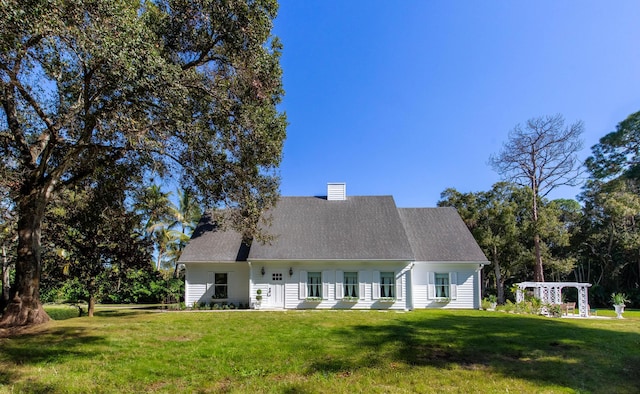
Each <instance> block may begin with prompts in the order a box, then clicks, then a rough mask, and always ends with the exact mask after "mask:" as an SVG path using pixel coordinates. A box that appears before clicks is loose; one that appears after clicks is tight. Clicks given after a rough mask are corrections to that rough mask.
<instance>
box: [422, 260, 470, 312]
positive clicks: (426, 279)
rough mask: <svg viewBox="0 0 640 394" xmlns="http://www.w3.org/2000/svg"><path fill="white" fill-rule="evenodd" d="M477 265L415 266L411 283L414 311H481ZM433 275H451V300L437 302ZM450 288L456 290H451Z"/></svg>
mask: <svg viewBox="0 0 640 394" xmlns="http://www.w3.org/2000/svg"><path fill="white" fill-rule="evenodd" d="M481 267H482V266H481V265H480V264H477V263H473V264H471V263H428V262H416V263H415V264H414V267H413V270H412V273H411V281H412V294H411V298H412V303H413V304H412V309H419V308H443V309H478V308H480V295H479V294H480V290H479V285H480V269H481ZM434 273H449V278H450V280H451V281H452V283H450V295H451V297H450V299H449V300H442V299H437V298H436V297H435V296H434V293H433V287H432V288H431V290H430V288H429V287H430V286H433V285H434V283H431V282H432V280H433V279H432V278H433V274H434ZM451 285H453V286H454V287H455V289H451V287H452V286H451Z"/></svg>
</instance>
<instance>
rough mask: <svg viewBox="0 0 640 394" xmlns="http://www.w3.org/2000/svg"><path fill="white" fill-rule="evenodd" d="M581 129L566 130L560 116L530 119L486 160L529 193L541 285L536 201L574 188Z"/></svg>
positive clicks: (577, 125)
mask: <svg viewBox="0 0 640 394" xmlns="http://www.w3.org/2000/svg"><path fill="white" fill-rule="evenodd" d="M583 129H584V127H583V124H582V122H576V123H574V124H572V125H570V126H568V127H565V126H564V118H563V117H562V115H560V114H557V115H553V116H545V117H539V118H532V119H529V120H528V121H527V122H526V124H525V125H524V126H521V125H516V126H515V127H514V129H513V130H512V131H511V132H510V133H509V140H508V141H507V143H505V144H504V146H503V149H502V151H501V152H500V153H499V154H498V155H494V156H491V158H490V159H489V162H490V164H491V165H492V166H493V168H494V169H495V170H496V171H497V172H498V173H500V174H501V175H502V176H503V177H505V178H506V179H508V180H510V181H512V182H515V183H517V184H519V185H521V186H525V187H528V188H529V189H530V190H531V196H532V198H531V220H532V225H533V232H532V239H533V243H534V252H535V262H536V264H535V266H534V279H535V280H536V281H544V264H543V256H542V255H543V253H544V251H543V250H542V248H543V247H544V244H543V242H542V240H541V236H542V234H541V232H542V231H543V230H542V229H541V228H540V225H541V224H542V223H540V222H539V212H538V201H539V199H540V198H541V197H545V196H546V195H547V194H548V193H549V192H551V191H552V190H553V189H555V188H556V187H558V186H562V185H576V184H577V182H578V175H579V173H580V166H579V165H578V161H577V160H578V159H577V153H578V152H579V151H580V149H582V140H581V138H580V136H581V134H582V132H583Z"/></svg>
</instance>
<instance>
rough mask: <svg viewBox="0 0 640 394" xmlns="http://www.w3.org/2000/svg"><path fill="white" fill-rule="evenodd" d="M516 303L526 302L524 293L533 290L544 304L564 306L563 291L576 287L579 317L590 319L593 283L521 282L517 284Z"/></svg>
mask: <svg viewBox="0 0 640 394" xmlns="http://www.w3.org/2000/svg"><path fill="white" fill-rule="evenodd" d="M517 286H518V291H517V292H516V302H522V301H524V291H525V289H528V288H533V294H534V296H535V297H536V298H539V299H540V300H541V301H542V302H543V303H544V304H562V289H564V288H565V287H575V288H576V289H578V315H579V316H580V317H589V292H588V289H589V287H591V283H578V282H521V283H517Z"/></svg>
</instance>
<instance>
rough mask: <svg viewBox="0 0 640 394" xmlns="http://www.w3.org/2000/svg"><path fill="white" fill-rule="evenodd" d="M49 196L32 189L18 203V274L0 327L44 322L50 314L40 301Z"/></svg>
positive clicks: (0, 320)
mask: <svg viewBox="0 0 640 394" xmlns="http://www.w3.org/2000/svg"><path fill="white" fill-rule="evenodd" d="M45 205H46V199H44V198H41V197H40V196H38V195H37V193H31V194H29V195H28V196H27V197H25V199H24V200H23V201H21V202H20V203H19V205H18V254H17V256H16V278H15V283H14V285H13V287H12V291H11V293H12V294H11V296H10V300H9V304H8V305H7V307H6V309H5V310H4V313H3V315H2V319H0V327H16V326H28V325H35V324H41V323H45V322H47V321H49V316H48V315H47V313H46V312H45V311H44V309H43V308H42V304H41V303H40V273H41V271H42V263H41V259H40V236H41V227H42V218H43V217H44V209H45Z"/></svg>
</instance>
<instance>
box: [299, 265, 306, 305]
mask: <svg viewBox="0 0 640 394" xmlns="http://www.w3.org/2000/svg"><path fill="white" fill-rule="evenodd" d="M305 298H307V271H300V299H301V300H304V299H305Z"/></svg>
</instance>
